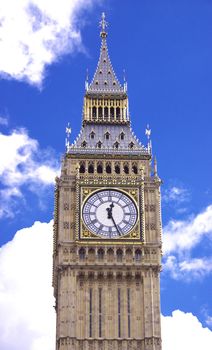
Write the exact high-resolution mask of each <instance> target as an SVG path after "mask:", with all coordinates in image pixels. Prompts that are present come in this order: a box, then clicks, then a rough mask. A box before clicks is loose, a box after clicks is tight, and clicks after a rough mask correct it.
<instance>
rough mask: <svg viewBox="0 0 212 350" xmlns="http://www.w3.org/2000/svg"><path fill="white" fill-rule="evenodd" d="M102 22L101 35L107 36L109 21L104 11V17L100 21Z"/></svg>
mask: <svg viewBox="0 0 212 350" xmlns="http://www.w3.org/2000/svg"><path fill="white" fill-rule="evenodd" d="M99 24H100V27H101V33H100V36H101V37H102V38H105V37H106V36H107V33H106V28H107V26H108V23H107V22H106V21H105V13H104V12H102V19H101V21H100V22H99Z"/></svg>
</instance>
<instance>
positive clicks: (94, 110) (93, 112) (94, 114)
mask: <svg viewBox="0 0 212 350" xmlns="http://www.w3.org/2000/svg"><path fill="white" fill-rule="evenodd" d="M92 115H93V119H96V107H95V106H94V107H93V110H92Z"/></svg>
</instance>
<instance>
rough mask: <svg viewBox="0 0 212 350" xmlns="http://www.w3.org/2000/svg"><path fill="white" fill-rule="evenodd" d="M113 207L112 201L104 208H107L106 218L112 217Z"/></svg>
mask: <svg viewBox="0 0 212 350" xmlns="http://www.w3.org/2000/svg"><path fill="white" fill-rule="evenodd" d="M113 207H114V204H113V203H111V204H110V207H109V208H106V210H107V218H108V219H112V216H113V215H112V210H113Z"/></svg>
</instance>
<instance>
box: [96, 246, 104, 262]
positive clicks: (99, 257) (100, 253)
mask: <svg viewBox="0 0 212 350" xmlns="http://www.w3.org/2000/svg"><path fill="white" fill-rule="evenodd" d="M97 256H98V259H99V260H103V258H104V250H103V249H102V248H100V249H99V250H98V252H97Z"/></svg>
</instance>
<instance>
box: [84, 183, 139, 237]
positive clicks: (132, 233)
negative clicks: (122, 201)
mask: <svg viewBox="0 0 212 350" xmlns="http://www.w3.org/2000/svg"><path fill="white" fill-rule="evenodd" d="M108 190H111V191H113V190H114V191H117V192H120V193H123V194H125V195H126V196H127V197H128V198H130V200H131V201H132V202H133V204H134V205H135V208H136V210H137V220H136V222H135V224H134V225H133V227H132V229H131V230H129V232H128V233H126V234H124V235H121V236H118V237H111V238H110V237H103V236H102V235H98V234H94V233H93V232H92V231H91V230H89V228H88V227H87V226H86V225H85V224H84V220H83V207H84V205H85V203H86V202H87V200H88V198H90V197H91V196H93V195H94V194H95V193H97V192H102V191H108ZM140 197H141V192H140V188H132V187H127V188H126V187H125V188H122V187H118V188H117V187H112V186H110V187H109V188H108V187H88V186H80V200H79V208H80V210H79V236H78V237H79V240H86V241H89V240H91V241H95V240H96V241H98V242H99V241H101V242H102V241H104V242H107V241H116V242H117V240H121V241H123V240H124V241H132V240H134V241H135V240H137V241H140V242H141V241H143V233H142V231H143V230H142V226H143V225H141V222H142V217H141V213H140V204H141V203H140Z"/></svg>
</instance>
